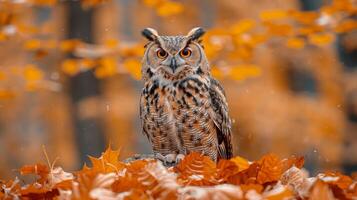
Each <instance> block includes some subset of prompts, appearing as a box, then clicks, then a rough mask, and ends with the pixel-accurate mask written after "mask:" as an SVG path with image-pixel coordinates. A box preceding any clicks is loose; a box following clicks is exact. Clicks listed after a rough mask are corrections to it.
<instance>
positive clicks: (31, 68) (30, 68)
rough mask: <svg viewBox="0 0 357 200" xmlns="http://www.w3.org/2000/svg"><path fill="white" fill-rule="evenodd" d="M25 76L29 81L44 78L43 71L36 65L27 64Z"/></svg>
mask: <svg viewBox="0 0 357 200" xmlns="http://www.w3.org/2000/svg"><path fill="white" fill-rule="evenodd" d="M24 76H25V79H26V80H27V81H37V80H40V79H42V78H43V72H42V71H41V70H40V69H39V68H38V67H37V66H35V65H27V66H25V70H24Z"/></svg>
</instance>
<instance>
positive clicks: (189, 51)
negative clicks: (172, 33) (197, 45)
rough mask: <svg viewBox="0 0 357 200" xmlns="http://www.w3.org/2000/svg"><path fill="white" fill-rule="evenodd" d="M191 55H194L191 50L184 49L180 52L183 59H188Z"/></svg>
mask: <svg viewBox="0 0 357 200" xmlns="http://www.w3.org/2000/svg"><path fill="white" fill-rule="evenodd" d="M191 54H192V51H191V49H189V48H184V49H183V50H182V51H181V52H180V55H181V57H183V58H187V57H189V56H190V55H191Z"/></svg>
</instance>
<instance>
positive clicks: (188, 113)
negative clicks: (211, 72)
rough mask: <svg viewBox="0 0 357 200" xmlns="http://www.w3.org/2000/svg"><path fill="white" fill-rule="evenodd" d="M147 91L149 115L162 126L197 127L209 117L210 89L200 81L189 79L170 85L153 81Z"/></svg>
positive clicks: (146, 107) (146, 103) (146, 98)
mask: <svg viewBox="0 0 357 200" xmlns="http://www.w3.org/2000/svg"><path fill="white" fill-rule="evenodd" d="M146 88H147V90H146V91H145V90H144V91H143V94H144V95H143V98H144V99H143V103H144V104H145V111H144V112H145V113H146V114H147V115H148V116H150V121H152V122H153V123H156V124H158V125H160V124H162V125H165V124H166V125H167V124H168V125H172V124H176V125H177V126H178V128H179V127H180V126H179V125H180V124H184V123H188V124H192V126H193V125H194V123H193V122H197V121H198V120H200V119H203V118H204V117H205V116H206V115H208V113H207V110H208V108H209V101H208V99H209V98H208V95H209V94H208V90H207V88H208V87H207V86H206V84H205V83H204V82H203V81H201V80H199V79H187V80H183V81H180V82H173V83H170V84H164V83H160V82H158V81H156V82H153V83H152V84H151V85H150V86H149V87H146Z"/></svg>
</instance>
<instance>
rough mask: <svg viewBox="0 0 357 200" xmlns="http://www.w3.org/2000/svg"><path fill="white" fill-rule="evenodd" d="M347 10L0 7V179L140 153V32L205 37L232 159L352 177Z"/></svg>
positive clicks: (298, 5)
mask: <svg viewBox="0 0 357 200" xmlns="http://www.w3.org/2000/svg"><path fill="white" fill-rule="evenodd" d="M356 4H357V3H356V1H354V0H335V1H333V0H274V1H268V0H254V1H252V0H219V1H218V0H216V1H215V0H182V1H181V0H180V1H178V0H177V1H174V0H80V1H78V0H60V1H57V0H1V1H0V177H3V178H7V177H12V176H13V174H12V173H13V171H12V170H13V169H18V168H19V167H20V166H22V165H24V164H30V163H35V162H38V161H43V160H44V159H45V156H44V154H43V151H42V145H45V147H46V150H47V152H48V154H49V155H50V157H51V159H52V160H54V159H55V157H57V156H58V157H59V160H58V164H60V165H62V166H63V167H64V168H65V169H66V170H76V169H79V168H80V167H81V166H82V164H83V162H85V161H86V160H87V157H86V156H87V155H96V156H98V155H100V153H101V152H102V151H104V149H105V147H106V146H107V145H108V144H109V143H111V145H112V146H114V147H118V148H121V157H122V158H126V157H129V156H132V155H133V154H134V153H150V152H151V148H150V146H149V143H148V141H147V140H146V138H145V136H143V135H142V134H141V129H140V120H139V96H140V92H141V87H142V83H141V82H140V62H141V61H140V59H141V56H142V54H143V50H144V49H143V45H144V44H145V40H144V39H143V38H142V37H141V35H140V31H141V30H142V29H143V28H145V27H153V28H155V29H157V30H158V31H159V32H160V33H161V34H167V35H172V34H186V33H187V31H189V30H190V29H191V28H192V27H195V26H202V27H204V28H206V29H207V30H208V33H207V34H206V35H205V37H204V46H205V50H206V53H207V55H208V58H209V60H210V62H211V66H212V74H213V75H214V76H215V77H216V78H218V79H219V80H220V81H221V82H222V84H223V86H224V88H225V90H226V93H227V96H228V102H229V106H230V114H231V116H232V118H233V119H234V121H235V122H234V144H235V147H236V149H235V151H236V152H235V153H236V154H239V155H240V156H242V157H245V158H247V159H250V160H254V159H257V158H259V157H261V156H262V155H264V154H266V153H269V152H273V153H276V154H278V155H281V156H288V155H291V154H297V155H304V156H306V162H307V164H306V167H307V168H308V169H309V170H310V172H312V173H315V172H316V171H317V170H319V171H321V170H323V169H340V170H344V171H345V172H346V173H350V172H352V171H357V31H356V30H357V21H356V14H357V8H356Z"/></svg>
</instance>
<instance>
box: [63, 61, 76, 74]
mask: <svg viewBox="0 0 357 200" xmlns="http://www.w3.org/2000/svg"><path fill="white" fill-rule="evenodd" d="M62 71H63V72H64V73H66V74H68V75H71V76H73V75H75V74H77V73H78V72H79V71H80V69H79V66H78V61H77V60H75V59H67V60H65V61H63V63H62Z"/></svg>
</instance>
